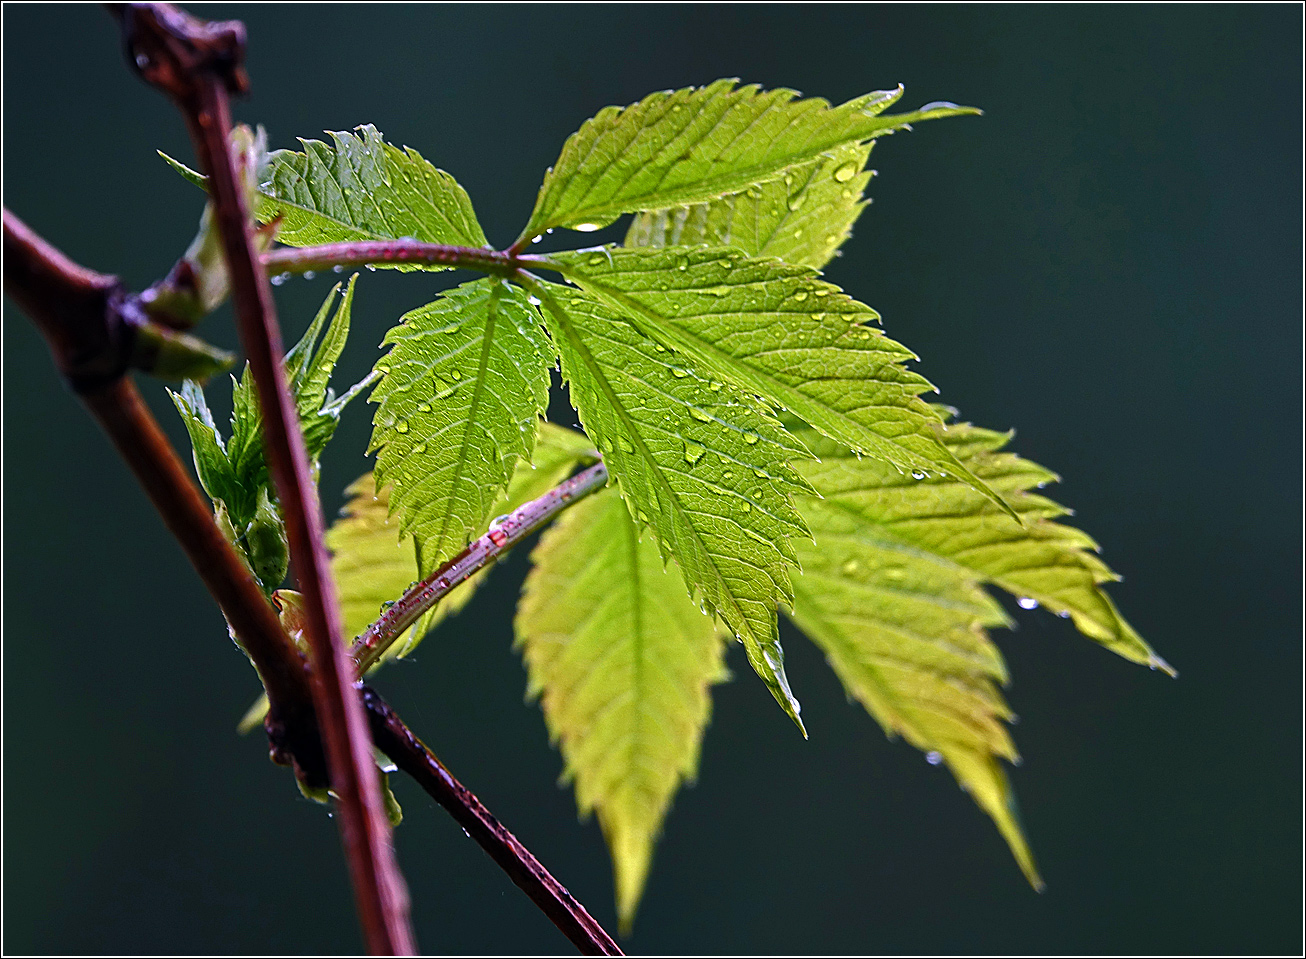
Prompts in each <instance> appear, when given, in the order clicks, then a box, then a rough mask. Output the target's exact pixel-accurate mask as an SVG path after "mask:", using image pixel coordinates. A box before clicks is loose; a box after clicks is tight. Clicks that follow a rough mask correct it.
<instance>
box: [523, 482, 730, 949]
mask: <svg viewBox="0 0 1306 959" xmlns="http://www.w3.org/2000/svg"><path fill="white" fill-rule="evenodd" d="M531 561H532V562H533V563H534V564H535V565H534V568H533V569H532V570H531V573H530V575H529V576H528V577H527V579H526V585H525V587H524V590H523V594H522V600H521V604H520V605H519V606H518V609H517V619H516V632H517V645H518V646H519V647H520V648H521V650H522V654H523V656H524V657H525V660H526V665H527V668H528V670H529V674H530V682H529V687H528V694H529V695H532V696H539V697H540V703H541V706H542V707H543V709H544V718H545V721H546V722H547V723H548V727H549V734H550V736H551V737H552V738H553V739H554V740H555V741H557V742H558V743H559V744H560V746H561V749H562V755H563V758H564V760H565V762H566V770H565V773H564V776H565V777H566V778H567V779H570V780H572V781H573V782H574V783H575V787H576V803H577V805H578V807H579V808H580V812H581V814H582V815H588V814H589V813H591V812H595V811H597V813H598V818H599V823H600V824H601V826H602V827H603V835H604V837H605V838H606V840H607V843H608V848H609V850H610V852H611V855H612V866H613V875H614V880H615V884H616V893H617V914H618V916H619V917H620V921H621V926H622V928H623V930H629V928H630V925H631V922H632V921H633V919H634V916H635V909H636V907H637V906H638V904H639V899H640V896H641V894H642V892H643V889H644V883H645V880H646V878H647V876H648V869H649V863H650V862H651V860H652V855H653V843H654V841H655V839H656V838H657V835H658V833H659V832H660V831H661V828H662V821H663V819H664V818H665V817H666V814H667V810H668V808H669V807H670V805H671V797H672V796H673V795H674V794H675V792H676V790H677V789H678V788H679V787H680V784H681V782H682V781H684V780H692V779H693V778H694V775H695V772H696V770H697V767H698V757H699V746H700V744H701V742H702V738H703V730H704V728H705V727H706V726H707V721H708V716H709V714H710V712H711V700H710V698H709V695H708V688H709V687H710V686H711V685H712V684H713V683H716V682H720V681H721V680H723V679H725V678H726V676H727V673H726V670H725V666H724V664H723V662H722V660H723V653H724V648H723V646H724V644H723V643H722V637H721V635H720V634H718V632H717V631H716V629H715V627H714V625H713V622H712V619H711V617H708V616H704V615H703V614H702V613H701V612H700V611H699V610H697V609H695V608H694V606H693V605H692V604H691V603H690V602H689V601H688V600H687V598H686V595H685V584H684V582H683V580H682V579H681V576H680V572H679V569H678V567H677V566H676V564H675V563H671V564H664V563H663V560H662V558H661V557H660V556H659V554H658V548H657V546H655V545H654V544H653V543H652V542H651V540H650V539H649V538H647V537H645V538H644V539H642V540H641V538H640V535H639V530H638V529H637V528H636V526H635V524H634V523H633V522H632V521H631V518H630V514H629V513H628V512H627V510H626V508H625V506H623V505H622V503H621V501H620V499H619V498H618V497H617V495H616V491H615V490H612V489H608V490H605V491H603V492H601V493H598V494H596V495H595V496H593V497H591V498H590V499H588V500H586V501H585V502H582V503H580V504H579V505H577V506H576V507H574V508H572V509H571V510H570V511H568V512H567V513H566V514H565V515H564V516H563V517H562V518H561V519H560V520H559V521H558V522H557V523H556V524H554V526H553V527H552V528H551V529H549V530H548V531H547V532H546V533H545V534H544V536H543V538H542V539H541V540H540V545H539V546H538V547H536V549H535V551H534V552H533V553H532V554H531Z"/></svg>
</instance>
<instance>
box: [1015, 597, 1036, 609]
mask: <svg viewBox="0 0 1306 959" xmlns="http://www.w3.org/2000/svg"><path fill="white" fill-rule="evenodd" d="M1016 605H1017V606H1019V607H1020V608H1021V609H1038V600H1037V599H1033V598H1031V597H1029V596H1022V597H1020V598H1019V599H1018V600H1016Z"/></svg>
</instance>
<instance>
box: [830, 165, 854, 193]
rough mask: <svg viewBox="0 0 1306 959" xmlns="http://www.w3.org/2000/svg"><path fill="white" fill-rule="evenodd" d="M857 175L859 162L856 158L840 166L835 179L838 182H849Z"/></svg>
mask: <svg viewBox="0 0 1306 959" xmlns="http://www.w3.org/2000/svg"><path fill="white" fill-rule="evenodd" d="M856 175H857V163H856V161H854V160H849V161H848V162H847V163H845V164H844V165H843V166H841V167H839V169H837V170H835V171H834V179H835V181H836V182H838V183H847V182H848V181H849V180H851V179H852V178H853V177H855V176H856ZM850 192H851V191H850Z"/></svg>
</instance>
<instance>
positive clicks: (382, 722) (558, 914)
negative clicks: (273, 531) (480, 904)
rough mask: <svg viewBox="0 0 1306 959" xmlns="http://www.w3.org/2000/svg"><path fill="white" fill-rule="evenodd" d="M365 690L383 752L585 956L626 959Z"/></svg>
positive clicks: (378, 699) (559, 885)
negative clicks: (417, 784) (441, 808)
mask: <svg viewBox="0 0 1306 959" xmlns="http://www.w3.org/2000/svg"><path fill="white" fill-rule="evenodd" d="M359 687H360V689H361V691H362V697H363V703H364V705H366V707H367V713H368V718H369V720H370V721H371V725H372V737H373V740H374V741H375V743H376V745H377V748H378V749H380V750H381V751H382V752H383V753H385V754H386V755H387V756H389V757H390V760H391V761H392V762H393V763H394V764H395V765H396V766H398V767H399V768H400V769H402V770H403V771H404V772H406V773H408V775H410V776H412V777H413V778H414V779H415V780H417V782H418V783H419V784H420V785H421V787H422V788H423V789H425V790H426V792H427V794H428V795H429V796H430V797H431V798H432V799H434V800H435V801H436V802H438V803H439V804H440V805H441V806H443V807H444V808H445V809H446V810H447V811H448V812H449V814H450V815H451V816H453V818H454V820H455V821H456V822H457V823H458V825H460V826H462V827H463V829H465V830H466V831H467V834H468V835H469V836H471V837H472V838H473V839H475V840H476V842H477V843H478V844H480V847H481V848H482V849H484V850H485V851H486V852H487V853H488V854H489V856H490V858H491V859H493V860H494V861H495V862H497V863H498V864H499V866H500V867H501V868H502V869H503V871H504V872H506V873H507V874H508V875H509V876H510V877H511V878H512V881H513V882H514V883H516V884H517V886H518V887H519V888H521V890H522V891H523V892H525V893H526V895H528V896H530V898H531V900H532V901H533V902H534V903H535V904H536V905H537V906H539V907H540V909H541V910H543V912H544V914H545V915H546V916H548V917H549V919H551V920H552V921H553V924H554V925H555V926H557V927H558V928H559V929H560V930H562V934H563V935H565V936H566V937H567V938H568V939H570V940H571V942H572V944H573V945H575V946H576V948H577V949H579V950H580V951H581V953H582V954H584V955H587V956H620V955H622V952H621V950H620V949H619V948H618V947H617V944H616V943H615V942H613V941H612V937H611V936H609V935H608V934H607V932H606V931H604V929H603V927H602V926H601V925H599V924H598V922H596V921H595V920H594V917H593V916H591V915H590V914H589V913H588V912H586V910H585V907H584V906H582V905H581V904H580V903H579V902H577V901H576V898H575V897H574V896H573V895H572V894H571V893H569V892H568V891H567V889H566V887H565V886H563V885H562V883H560V882H558V880H556V879H554V878H553V876H552V875H550V874H549V871H548V870H547V869H545V868H544V867H543V866H541V865H540V863H539V861H538V860H537V859H536V858H535V857H534V856H532V855H531V854H530V851H529V850H528V849H527V848H526V847H525V846H523V845H522V844H521V843H519V842H518V841H517V837H516V836H514V835H513V834H512V833H511V832H509V831H508V829H507V828H506V827H505V826H504V825H503V824H502V823H501V822H499V820H497V819H495V818H494V816H492V815H491V814H490V811H489V810H488V809H486V808H485V807H484V806H482V805H481V801H480V800H479V799H477V798H476V796H475V794H473V793H472V791H471V790H469V789H468V788H467V787H466V786H464V785H463V784H462V783H460V782H459V781H458V780H457V779H455V778H454V777H453V774H452V773H450V772H449V770H448V769H446V768H445V767H444V765H443V764H442V763H441V762H440V760H438V759H437V758H436V757H435V755H434V754H433V753H432V752H431V751H430V750H429V749H427V748H426V746H425V745H424V744H423V743H422V741H421V740H420V739H418V738H417V737H416V736H415V735H414V734H413V732H412V731H411V730H410V729H409V728H408V727H407V726H405V725H404V723H403V720H401V719H400V718H399V717H398V716H396V715H395V713H394V711H393V710H392V709H391V708H390V707H389V706H388V705H387V704H386V702H385V700H384V699H382V698H381V697H380V695H378V694H377V693H376V691H375V690H373V689H371V688H370V687H368V686H365V685H363V684H362V683H360V684H359Z"/></svg>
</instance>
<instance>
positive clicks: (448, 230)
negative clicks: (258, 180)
mask: <svg viewBox="0 0 1306 959" xmlns="http://www.w3.org/2000/svg"><path fill="white" fill-rule="evenodd" d="M356 129H357V131H358V132H357V134H354V133H348V132H330V131H328V133H327V135H328V136H329V137H331V143H329V144H328V143H324V142H322V141H321V140H300V141H299V142H300V143H301V144H302V145H303V147H304V151H303V152H302V153H294V152H292V151H290V150H277V151H275V152H274V153H272V154H271V168H270V175H269V178H268V179H267V180H265V181H264V182H263V183H262V184H261V185H260V188H259V192H260V194H261V196H262V202H260V203H259V205H258V211H257V213H258V218H259V220H260V221H261V222H264V223H266V222H268V221H270V220H272V219H274V218H276V217H278V216H280V217H281V218H282V220H281V224H280V227H279V228H278V231H277V239H278V240H280V241H281V242H282V243H285V244H287V245H289V246H313V245H317V244H323V243H341V242H346V241H349V240H399V239H403V238H405V237H408V238H411V239H413V240H417V241H419V242H422V243H447V244H452V245H456V246H477V247H480V246H486V245H487V244H486V240H485V234H484V232H482V230H481V225H480V223H478V222H477V220H476V214H475V213H474V212H473V210H472V202H471V200H470V199H469V198H468V196H467V192H466V191H465V190H464V189H463V188H462V187H461V186H459V185H458V183H457V181H456V180H454V178H453V177H451V176H450V175H449V174H447V173H445V172H444V171H443V170H438V169H436V168H435V167H434V166H432V165H431V164H430V163H429V162H427V161H426V160H425V159H424V158H423V157H422V156H421V154H419V153H418V152H417V151H416V150H414V149H412V148H411V147H406V148H404V149H402V150H401V149H399V148H398V147H395V146H392V145H390V144H389V143H386V142H385V141H384V140H382V139H381V134H380V133H379V132H377V129H376V127H374V126H372V125H371V124H370V123H369V124H365V125H363V126H360V127H357V128H356ZM378 265H381V264H378ZM396 268H397V269H408V270H416V269H427V270H431V269H443V267H433V266H424V265H423V266H415V265H413V264H404V265H401V266H397V267H396Z"/></svg>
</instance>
